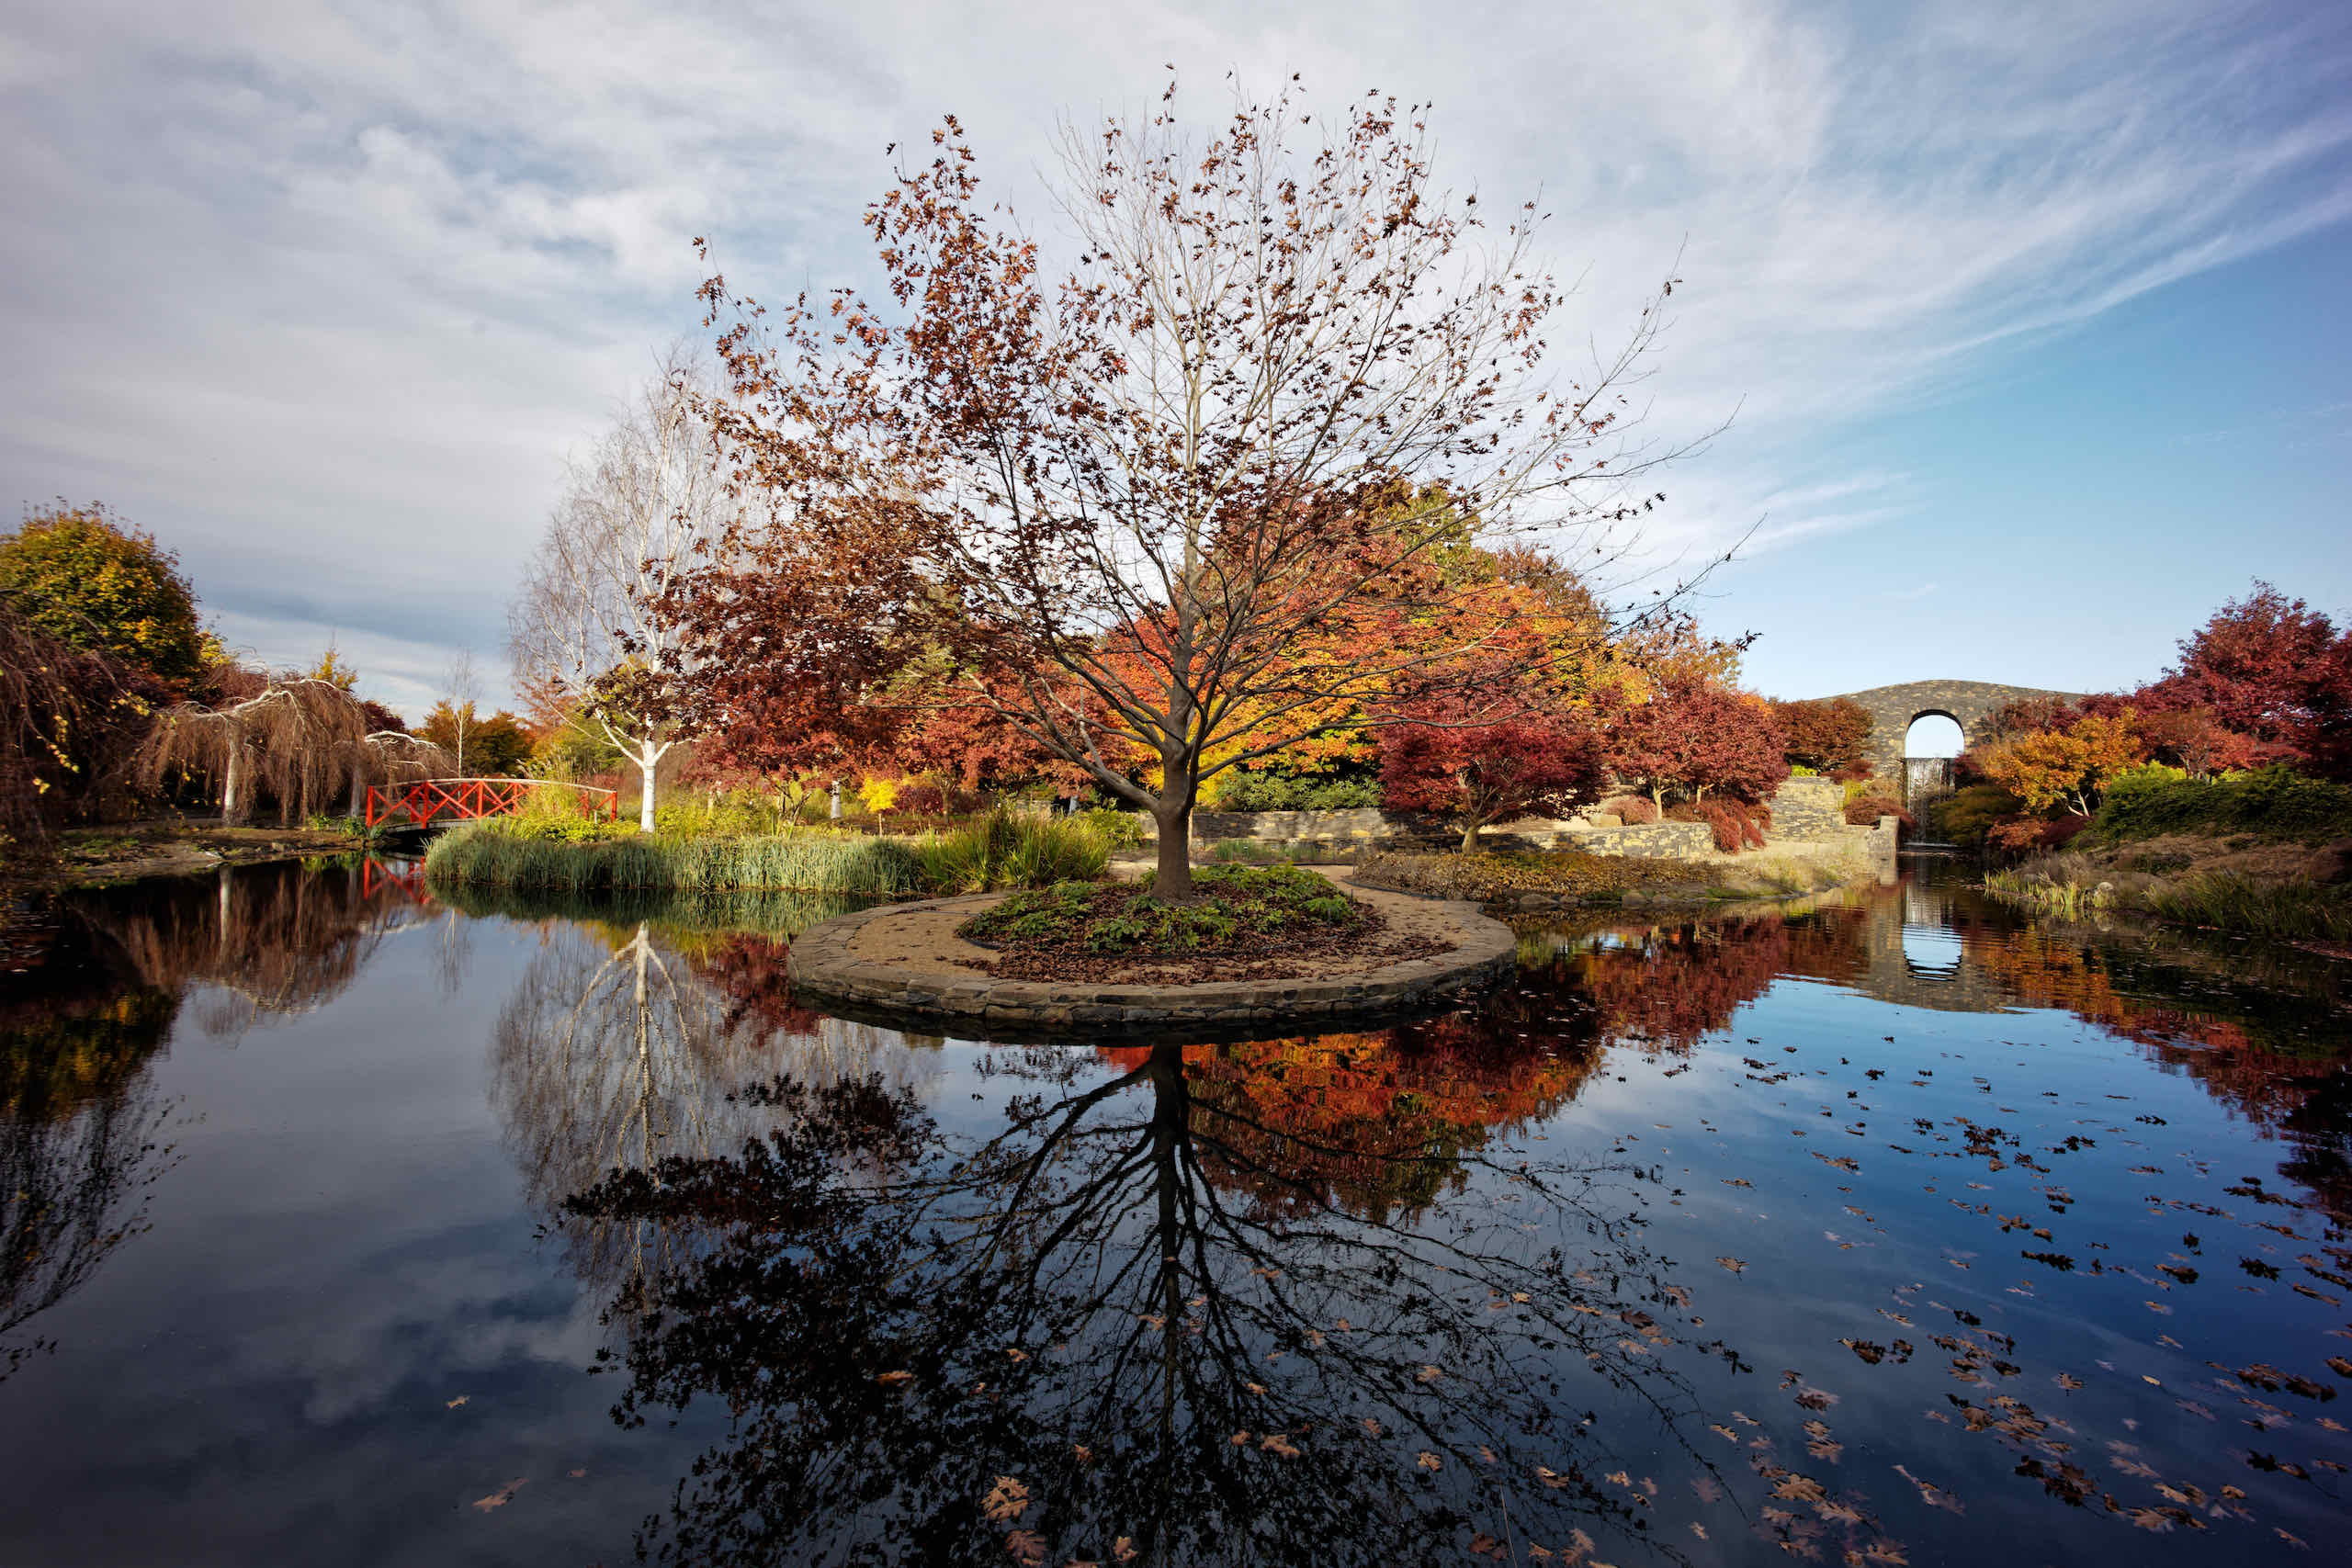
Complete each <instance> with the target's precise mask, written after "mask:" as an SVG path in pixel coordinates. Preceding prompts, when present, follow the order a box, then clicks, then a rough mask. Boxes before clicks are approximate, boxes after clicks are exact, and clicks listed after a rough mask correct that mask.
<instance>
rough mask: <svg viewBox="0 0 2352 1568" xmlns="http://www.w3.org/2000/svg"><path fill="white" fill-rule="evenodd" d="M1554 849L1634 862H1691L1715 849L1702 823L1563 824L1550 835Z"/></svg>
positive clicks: (1710, 833) (1713, 842) (1710, 832)
mask: <svg viewBox="0 0 2352 1568" xmlns="http://www.w3.org/2000/svg"><path fill="white" fill-rule="evenodd" d="M1552 841H1553V844H1554V845H1555V847H1563V846H1564V847H1566V848H1568V849H1577V850H1582V851H1584V852H1586V853H1587V854H1595V855H1630V856H1632V857H1633V858H1634V859H1636V860H1690V859H1692V858H1694V857H1698V856H1703V855H1705V854H1706V853H1707V852H1709V851H1711V850H1713V848H1714V847H1715V831H1714V829H1712V828H1710V827H1708V826H1707V825H1706V824H1705V823H1704V822H1636V823H1629V824H1627V825H1626V826H1624V827H1622V828H1577V827H1575V826H1573V825H1565V826H1563V827H1561V828H1560V829H1558V830H1557V831H1556V832H1555V833H1554V834H1553V835H1552Z"/></svg>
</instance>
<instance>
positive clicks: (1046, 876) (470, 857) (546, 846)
mask: <svg viewBox="0 0 2352 1568" xmlns="http://www.w3.org/2000/svg"><path fill="white" fill-rule="evenodd" d="M1100 815H1103V816H1106V817H1107V816H1116V814H1115V813H1102V814H1100ZM1112 847H1113V833H1112V832H1111V831H1110V830H1109V829H1106V828H1104V827H1103V825H1101V824H1098V823H1094V822H1091V821H1090V820H1088V818H1086V817H1083V816H1081V817H1078V818H1052V817H1031V816H1019V815H1015V814H1013V813H1011V812H1002V811H1000V812H996V813H993V814H991V815H990V816H989V817H986V818H980V819H979V820H978V821H976V822H973V823H971V824H969V825H967V826H966V827H963V828H959V829H954V830H952V831H949V832H945V833H938V834H933V835H930V836H928V837H925V838H922V839H893V838H878V837H871V836H868V835H865V834H860V833H837V832H831V831H829V830H827V829H809V828H803V829H791V830H787V831H785V832H780V833H756V834H736V835H729V834H704V835H697V836H692V837H687V836H673V835H672V834H668V833H654V834H650V835H649V834H642V833H638V832H635V831H633V830H627V831H619V832H614V831H609V830H606V829H598V828H596V827H594V826H593V825H589V824H586V822H585V819H584V818H579V817H578V816H577V815H576V814H574V815H572V816H570V817H566V816H563V815H560V814H554V815H553V816H552V820H551V821H550V822H548V823H542V822H540V821H538V820H536V819H534V818H529V817H525V818H520V819H517V820H514V821H509V820H506V819H498V820H492V821H484V822H469V823H467V824H465V825H463V826H461V827H458V828H454V829H450V830H449V831H448V832H447V833H444V834H442V835H441V836H440V837H439V838H437V839H435V840H434V842H433V847H432V848H431V849H430V850H429V851H427V852H426V853H425V857H424V874H425V876H426V878H427V880H429V881H430V882H432V883H434V884H435V886H443V885H448V886H470V887H486V888H511V889H519V890H528V891H530V892H533V893H537V894H547V895H554V896H558V897H607V896H610V895H613V894H616V893H629V892H646V891H656V892H664V893H684V894H696V895H718V894H734V893H759V892H794V893H817V894H826V895H831V896H838V897H853V898H904V897H921V896H925V895H938V894H953V893H980V892H987V891H989V890H992V889H995V888H1000V887H1040V886H1049V885H1051V884H1054V883H1057V882H1073V881H1091V880H1092V879H1094V878H1096V877H1099V876H1101V875H1102V874H1103V871H1104V870H1105V868H1106V867H1107V866H1108V865H1109V863H1110V859H1111V852H1112Z"/></svg>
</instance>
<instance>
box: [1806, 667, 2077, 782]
mask: <svg viewBox="0 0 2352 1568" xmlns="http://www.w3.org/2000/svg"><path fill="white" fill-rule="evenodd" d="M1842 695H1843V697H1844V700H1846V701H1847V702H1849V703H1853V704H1856V705H1859V706H1860V708H1861V709H1862V711H1863V712H1865V713H1867V714H1869V715H1870V716H1871V767H1872V768H1873V769H1874V770H1875V771H1876V772H1877V773H1878V775H1879V776H1880V777H1881V778H1890V779H1900V778H1901V777H1902V776H1903V743H1904V740H1905V738H1906V737H1907V736H1908V735H1909V734H1910V730H1911V726H1912V723H1913V721H1915V720H1917V719H1921V718H1926V717H1928V716H1931V715H1935V714H1941V715H1942V716H1944V717H1946V718H1949V719H1951V721H1952V722H1953V723H1955V724H1957V725H1959V726H1960V733H1961V736H1962V739H1964V740H1965V741H1966V742H1967V744H1969V745H1971V746H1981V745H1983V744H1985V742H1986V741H1988V740H1990V739H1992V733H1991V731H1992V721H1993V716H1994V715H1995V714H1996V713H1999V712H2000V711H2001V710H2002V709H2003V708H2005V707H2007V706H2008V705H2009V704H2011V703H2018V702H2027V701H2030V700H2032V699H2035V698H2041V697H2056V698H2059V699H2061V700H2062V701H2064V702H2070V703H2071V702H2075V701H2078V700H2080V699H2081V698H2082V697H2084V696H2086V695H2087V694H2086V693H2083V692H2048V691H2043V690H2041V688H2040V687H2037V686H2002V685H1996V684H1995V683H1993V682H1989V681H1905V682H1903V683H1902V684H1901V685H1899V686H1872V687H1871V689H1870V690H1869V691H1866V692H1847V693H1844V694H1842ZM1824 700H1826V701H1830V702H1835V701H1837V700H1838V698H1836V697H1831V698H1826V699H1824Z"/></svg>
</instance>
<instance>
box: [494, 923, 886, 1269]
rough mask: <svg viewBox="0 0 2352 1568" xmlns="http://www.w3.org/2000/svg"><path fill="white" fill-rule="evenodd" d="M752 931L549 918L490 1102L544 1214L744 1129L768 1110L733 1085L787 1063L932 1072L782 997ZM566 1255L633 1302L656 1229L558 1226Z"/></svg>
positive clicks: (506, 1026) (661, 1245)
mask: <svg viewBox="0 0 2352 1568" xmlns="http://www.w3.org/2000/svg"><path fill="white" fill-rule="evenodd" d="M781 960H782V948H781V945H780V944H778V943H775V942H771V941H769V940H768V939H765V938H763V937H752V936H743V935H740V934H738V935H729V936H724V937H718V938H711V937H707V935H704V934H702V933H695V932H692V931H684V932H681V931H675V930H663V929H657V928H656V927H655V926H654V924H653V923H652V922H651V921H650V920H640V921H638V922H637V923H636V924H635V925H634V926H618V927H616V926H610V925H603V924H598V925H582V924H574V923H571V922H549V923H548V924H547V925H546V926H545V927H544V928H543V931H542V943H541V947H540V951H539V953H538V954H537V956H536V957H535V958H534V959H533V960H532V961H531V964H530V965H529V967H528V968H526V970H525V971H524V974H523V976H522V979H521V982H520V984H518V985H517V986H516V987H515V991H514V993H513V995H512V997H511V998H509V999H508V1001H507V1003H506V1006H505V1008H504V1009H503V1010H502V1011H501V1013H500V1014H499V1018H498V1022H497V1027H496V1031H495V1032H494V1034H493V1036H492V1046H491V1063H492V1080H491V1082H492V1087H491V1100H492V1106H493V1108H494V1109H495V1110H496V1111H497V1113H498V1116H499V1119H500V1121H501V1122H502V1124H503V1125H504V1127H505V1128H506V1129H507V1134H508V1138H507V1142H508V1146H509V1148H510V1149H511V1150H512V1151H513V1153H514V1156H515V1163H516V1165H517V1167H518V1168H520V1169H521V1170H522V1172H523V1175H524V1179H525V1183H526V1188H527V1190H528V1192H529V1193H530V1196H531V1199H532V1201H533V1202H534V1204H535V1206H537V1207H538V1208H540V1209H541V1210H542V1211H551V1210H552V1209H553V1207H554V1205H555V1204H556V1203H557V1202H558V1201H560V1200H561V1199H562V1198H563V1197H564V1196H565V1195H566V1194H568V1193H571V1192H573V1191H576V1190H579V1189H580V1188H582V1187H583V1186H585V1185H587V1184H589V1183H591V1182H593V1181H594V1180H596V1179H599V1178H600V1177H604V1176H605V1175H607V1174H611V1173H616V1172H619V1171H622V1170H632V1171H648V1170H651V1169H653V1168H655V1167H656V1166H657V1164H659V1163H660V1162H661V1161H662V1160H664V1159H673V1158H684V1159H697V1158H705V1157H708V1156H713V1155H717V1154H723V1153H726V1152H729V1151H731V1150H734V1149H737V1148H740V1147H741V1146H742V1145H743V1144H744V1143H745V1142H746V1141H750V1140H755V1139H756V1138H757V1137H758V1136H759V1134H761V1132H762V1131H763V1130H764V1129H765V1128H767V1127H768V1126H770V1125H772V1124H773V1122H774V1120H775V1116H774V1111H773V1109H772V1108H771V1107H769V1106H768V1105H767V1104H766V1103H764V1102H763V1101H762V1100H759V1099H758V1097H756V1096H754V1097H752V1098H751V1099H748V1100H747V1099H746V1098H745V1097H744V1095H743V1093H742V1091H743V1090H744V1089H746V1088H747V1087H750V1086H754V1085H758V1084H761V1083H763V1082H765V1081H766V1079H767V1078H768V1077H769V1076H770V1075H771V1074H772V1073H773V1072H774V1071H775V1067H776V1066H777V1064H778V1063H779V1062H780V1061H788V1062H789V1064H790V1066H791V1068H792V1070H793V1072H794V1073H795V1074H796V1075H797V1076H798V1077H799V1079H800V1081H802V1082H804V1083H809V1084H828V1083H832V1082H836V1081H839V1080H841V1079H843V1078H855V1079H858V1080H860V1081H864V1080H865V1079H868V1078H872V1079H876V1080H877V1081H882V1082H886V1083H888V1084H890V1085H892V1086H893V1087H895V1088H899V1089H906V1088H908V1087H910V1086H912V1085H917V1084H920V1083H921V1082H922V1080H923V1079H924V1078H926V1077H928V1076H929V1073H930V1071H931V1067H930V1066H929V1063H928V1062H927V1060H926V1057H927V1055H928V1053H927V1052H925V1051H923V1050H922V1047H921V1046H920V1045H919V1044H917V1043H912V1042H910V1041H909V1040H907V1039H906V1038H905V1037H903V1036H900V1035H897V1034H888V1033H885V1032H881V1031H877V1030H875V1029H872V1028H869V1027H867V1026H865V1025H863V1024H856V1023H850V1022H845V1021H842V1020H839V1019H831V1018H826V1017H824V1016H822V1015H820V1014H817V1013H813V1012H809V1011H807V1010H801V1009H796V1008H793V1007H792V1006H791V1005H790V1004H789V1000H788V995H787V993H786V990H785V987H784V986H783V975H782V970H783V964H782V961H781ZM563 1234H564V1235H565V1238H566V1240H567V1242H568V1243H569V1245H570V1246H571V1252H572V1258H573V1261H574V1263H575V1266H576V1267H578V1268H579V1269H581V1270H582V1272H583V1273H584V1274H585V1275H587V1276H589V1277H590V1278H593V1279H596V1280H600V1281H603V1282H605V1283H607V1284H612V1283H616V1282H618V1283H619V1284H620V1286H621V1288H622V1290H623V1292H624V1293H625V1294H626V1296H627V1297H628V1300H629V1301H630V1302H631V1303H636V1304H642V1303H643V1302H644V1300H645V1299H646V1298H645V1295H644V1292H645V1289H646V1287H647V1284H648V1281H649V1280H650V1279H651V1278H652V1276H653V1275H654V1274H655V1273H658V1272H659V1270H660V1269H661V1268H662V1263H663V1261H664V1258H665V1257H666V1252H665V1247H666V1241H667V1235H668V1233H667V1232H666V1231H665V1230H664V1229H663V1228H662V1227H659V1226H653V1225H649V1224H643V1223H630V1224H601V1225H595V1226H582V1225H572V1226H569V1227H566V1228H565V1230H564V1233H563Z"/></svg>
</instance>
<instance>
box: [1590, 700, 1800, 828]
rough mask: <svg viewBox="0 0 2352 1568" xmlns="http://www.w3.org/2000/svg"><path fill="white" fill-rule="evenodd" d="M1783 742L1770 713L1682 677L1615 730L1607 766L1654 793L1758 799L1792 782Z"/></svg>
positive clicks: (1661, 801)
mask: <svg viewBox="0 0 2352 1568" xmlns="http://www.w3.org/2000/svg"><path fill="white" fill-rule="evenodd" d="M1785 750H1786V747H1785V741H1784V739H1783V737H1782V735H1781V728H1780V725H1779V724H1778V723H1777V722H1776V721H1775V720H1774V718H1773V716H1772V710H1771V708H1770V705H1768V704H1766V703H1765V702H1764V700H1763V699H1762V698H1760V697H1754V696H1749V695H1748V694H1746V693H1744V692H1736V691H1734V690H1732V689H1731V688H1730V687H1728V686H1725V685H1724V684H1723V683H1721V682H1716V681H1710V680H1704V679H1694V678H1690V677H1680V678H1675V679H1670V680H1668V681H1665V682H1661V683H1660V685H1659V687H1658V689H1657V693H1656V694H1655V695H1654V696H1653V697H1652V698H1651V700H1650V701H1648V702H1646V703H1644V704H1641V705H1637V706H1634V707H1630V708H1627V709H1626V710H1625V711H1624V712H1623V713H1622V714H1620V715H1619V716H1617V718H1616V720H1615V722H1614V723H1612V724H1611V726H1610V731H1609V742H1608V759H1609V766H1610V767H1611V770H1613V771H1614V772H1615V773H1616V774H1617V776H1618V777H1619V778H1621V779H1623V780H1624V781H1626V782H1627V783H1628V784H1639V785H1640V786H1641V787H1642V788H1643V789H1645V790H1646V791H1647V792H1648V793H1649V795H1650V797H1651V798H1652V799H1653V800H1655V801H1656V802H1657V805H1658V807H1659V808H1660V809H1661V810H1663V809H1664V808H1665V806H1666V797H1667V796H1668V795H1669V794H1677V795H1688V796H1689V797H1690V798H1691V799H1692V800H1704V799H1705V798H1706V796H1707V792H1708V791H1709V790H1720V791H1722V792H1724V794H1727V795H1738V796H1739V797H1741V798H1742V799H1745V800H1760V799H1762V798H1763V797H1764V796H1765V795H1768V794H1770V792H1771V791H1772V790H1773V789H1775V788H1777V787H1778V786H1779V784H1780V783H1781V780H1782V779H1785V778H1787V777H1788V776H1789V764H1788V759H1787V757H1786V754H1785Z"/></svg>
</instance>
